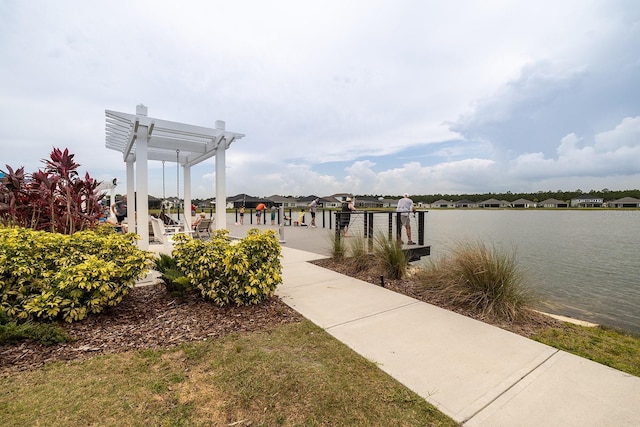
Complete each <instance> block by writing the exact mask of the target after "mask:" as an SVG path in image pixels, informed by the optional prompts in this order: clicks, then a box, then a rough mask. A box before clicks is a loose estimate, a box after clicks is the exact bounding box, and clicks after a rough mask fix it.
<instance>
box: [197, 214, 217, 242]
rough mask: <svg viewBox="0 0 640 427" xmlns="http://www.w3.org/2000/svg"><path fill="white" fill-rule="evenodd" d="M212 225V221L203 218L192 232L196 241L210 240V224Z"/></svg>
mask: <svg viewBox="0 0 640 427" xmlns="http://www.w3.org/2000/svg"><path fill="white" fill-rule="evenodd" d="M212 223H213V220H212V219H209V218H203V219H202V220H201V221H200V222H199V223H198V224H197V225H196V228H195V229H194V230H193V231H194V232H195V234H196V236H195V237H196V238H198V239H204V238H205V237H206V238H211V224H212Z"/></svg>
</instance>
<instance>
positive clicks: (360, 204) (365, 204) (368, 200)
mask: <svg viewBox="0 0 640 427" xmlns="http://www.w3.org/2000/svg"><path fill="white" fill-rule="evenodd" d="M354 206H355V207H356V209H375V208H381V207H382V206H383V203H382V201H381V200H378V199H376V198H373V197H356V200H355V203H354Z"/></svg>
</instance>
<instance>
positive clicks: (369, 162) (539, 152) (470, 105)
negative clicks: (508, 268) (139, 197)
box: [0, 0, 640, 198]
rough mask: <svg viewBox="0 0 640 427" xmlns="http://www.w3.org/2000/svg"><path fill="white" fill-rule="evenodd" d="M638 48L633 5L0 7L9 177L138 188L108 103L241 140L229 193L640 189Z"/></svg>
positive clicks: (60, 2)
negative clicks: (15, 172) (69, 168)
mask: <svg viewBox="0 0 640 427" xmlns="http://www.w3.org/2000/svg"><path fill="white" fill-rule="evenodd" d="M639 46H640V2H638V1H637V0H600V1H592V0H563V1H557V0H549V1H548V0H535V1H533V0H531V1H528V0H519V1H515V0H513V1H507V0H483V1H474V0H448V1H432V0H424V1H420V0H416V1H403V0H393V1H376V0H366V1H361V0H352V1H333V0H325V1H322V2H310V1H294V0H291V1H277V0H275V1H241V0H238V1H192V0H182V1H179V2H178V1H159V0H149V1H134V0H132V1H120V0H110V1H82V0H77V1H70V0H51V1H47V0H30V1H22V0H0V147H1V151H0V153H1V154H0V169H5V167H4V165H5V164H9V165H10V166H11V167H14V168H16V167H19V166H25V168H26V170H27V171H28V172H33V171H35V170H36V169H37V168H39V167H41V165H42V163H41V159H43V158H45V157H48V155H49V153H50V151H51V149H52V148H53V147H59V148H69V150H70V151H71V152H72V153H74V154H75V155H76V160H77V161H78V162H79V163H81V164H82V167H81V172H84V171H88V172H89V173H90V174H91V175H92V176H93V177H95V178H97V179H100V180H110V179H111V178H113V177H116V178H118V179H119V180H120V182H124V178H125V164H124V162H123V161H122V154H121V153H119V152H117V151H113V150H109V149H107V148H106V147H105V110H106V109H108V110H116V111H122V112H125V113H132V114H134V113H135V107H136V105H138V104H144V105H146V106H147V107H148V109H149V113H148V114H149V116H151V117H156V118H160V119H167V120H172V121H178V122H184V123H189V124H194V125H200V126H207V127H214V125H215V121H216V120H224V121H225V122H226V129H227V130H229V131H233V132H239V133H243V134H245V135H246V136H245V137H244V138H243V139H241V140H239V141H238V142H236V143H234V144H232V145H231V148H230V149H229V150H228V151H227V193H228V194H229V195H232V194H236V193H241V192H243V193H248V194H251V195H255V196H268V195H271V194H282V195H307V194H317V195H329V194H333V193H338V192H351V193H355V194H376V195H397V194H402V193H404V192H409V193H412V194H434V193H456V194H461V193H484V192H502V191H514V192H519V191H525V192H528V191H539V190H576V189H582V190H584V191H589V190H591V189H594V190H600V189H603V188H608V189H611V190H624V189H635V188H640V50H639ZM162 169H163V167H162V163H160V162H151V163H150V164H149V174H150V176H149V187H150V193H151V194H153V195H156V196H159V197H161V196H162V194H163V192H164V193H165V195H166V196H171V195H175V194H176V191H177V190H176V167H175V164H169V163H167V165H166V166H165V172H164V175H165V179H164V184H163V178H162V177H163V173H162ZM214 176H215V173H214V159H210V162H209V163H206V162H205V163H202V164H200V165H198V166H196V167H194V168H193V169H192V185H193V189H192V196H193V197H194V198H204V197H213V196H214V195H215V194H214V188H215V187H214ZM180 181H181V182H182V176H180ZM118 190H119V191H118V192H120V190H122V192H124V191H125V190H124V185H123V186H121V187H119V188H118ZM180 192H181V193H182V190H180Z"/></svg>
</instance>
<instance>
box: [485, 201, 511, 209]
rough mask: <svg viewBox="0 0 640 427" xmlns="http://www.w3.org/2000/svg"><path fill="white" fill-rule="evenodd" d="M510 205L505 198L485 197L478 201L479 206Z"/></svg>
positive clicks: (498, 206)
mask: <svg viewBox="0 0 640 427" xmlns="http://www.w3.org/2000/svg"><path fill="white" fill-rule="evenodd" d="M509 205H510V203H509V202H507V201H506V200H498V199H487V200H485V201H482V202H480V203H479V206H480V207H481V208H508V207H509Z"/></svg>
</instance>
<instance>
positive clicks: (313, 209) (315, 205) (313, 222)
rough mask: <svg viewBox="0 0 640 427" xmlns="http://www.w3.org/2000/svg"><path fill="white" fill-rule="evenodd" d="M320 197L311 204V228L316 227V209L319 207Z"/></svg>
mask: <svg viewBox="0 0 640 427" xmlns="http://www.w3.org/2000/svg"><path fill="white" fill-rule="evenodd" d="M318 200H319V199H318V198H315V199H314V200H313V201H312V202H311V203H310V204H309V212H310V213H311V228H316V210H317V209H318Z"/></svg>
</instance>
